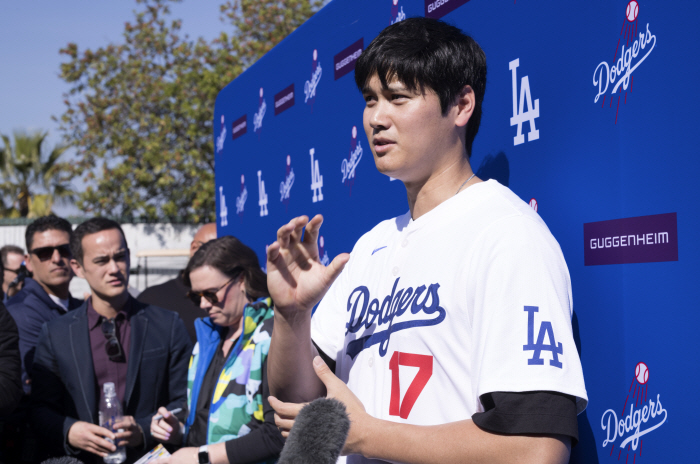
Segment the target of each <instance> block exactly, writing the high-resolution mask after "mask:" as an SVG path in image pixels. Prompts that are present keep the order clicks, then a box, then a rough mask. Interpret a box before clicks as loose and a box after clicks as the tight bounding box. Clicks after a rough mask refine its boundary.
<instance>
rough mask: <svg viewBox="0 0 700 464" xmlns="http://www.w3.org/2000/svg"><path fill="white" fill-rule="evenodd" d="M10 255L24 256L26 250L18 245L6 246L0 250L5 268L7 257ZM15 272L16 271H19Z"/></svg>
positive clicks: (0, 257) (0, 258) (0, 256)
mask: <svg viewBox="0 0 700 464" xmlns="http://www.w3.org/2000/svg"><path fill="white" fill-rule="evenodd" d="M10 253H16V254H18V255H22V256H24V250H23V249H21V248H20V247H18V246H17V245H5V246H4V247H2V248H0V261H2V265H3V266H7V255H9V254H10ZM14 270H15V271H16V270H17V269H14Z"/></svg>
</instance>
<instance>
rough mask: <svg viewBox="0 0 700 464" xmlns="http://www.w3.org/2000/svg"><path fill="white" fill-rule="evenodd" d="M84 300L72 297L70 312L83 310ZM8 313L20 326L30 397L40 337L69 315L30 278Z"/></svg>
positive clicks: (13, 300) (20, 344)
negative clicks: (47, 325) (43, 328)
mask: <svg viewBox="0 0 700 464" xmlns="http://www.w3.org/2000/svg"><path fill="white" fill-rule="evenodd" d="M82 303H83V300H78V299H77V298H73V297H70V298H69V300H68V310H73V309H75V308H77V307H78V306H80V305H81V304H82ZM7 310H8V311H9V312H10V314H11V315H12V317H13V318H14V320H15V323H16V324H17V330H18V332H19V354H20V356H21V358H22V386H23V387H24V391H25V392H26V393H29V391H30V388H31V386H30V385H28V384H27V382H26V380H27V378H28V377H29V373H31V371H32V364H33V363H34V351H35V350H36V345H37V344H38V343H39V334H40V333H41V326H42V325H44V322H48V321H50V320H53V319H56V318H57V317H59V316H61V315H63V314H65V311H64V309H63V308H61V307H60V306H59V305H57V304H56V303H54V301H53V300H52V299H51V298H50V297H49V295H48V294H47V293H46V291H45V290H44V288H43V287H42V286H41V285H39V283H38V282H37V281H36V280H34V279H31V278H29V277H27V278H26V279H25V280H24V287H23V288H22V290H20V291H19V292H18V293H17V294H16V295H15V296H13V297H12V298H10V300H9V301H8V305H7Z"/></svg>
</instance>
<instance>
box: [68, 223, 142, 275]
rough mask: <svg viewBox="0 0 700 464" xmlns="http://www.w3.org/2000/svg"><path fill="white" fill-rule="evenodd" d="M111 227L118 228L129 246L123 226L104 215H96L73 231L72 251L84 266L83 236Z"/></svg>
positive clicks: (74, 256)
mask: <svg viewBox="0 0 700 464" xmlns="http://www.w3.org/2000/svg"><path fill="white" fill-rule="evenodd" d="M110 229H117V230H118V231H119V232H120V233H121V234H122V237H123V238H124V244H126V246H127V247H128V246H129V245H128V244H127V243H126V235H124V231H123V230H122V226H120V225H119V223H118V222H116V221H113V220H111V219H107V218H103V217H96V218H92V219H88V220H87V221H85V222H83V223H82V224H80V225H79V226H78V227H76V228H75V230H74V231H73V236H72V237H71V239H70V251H71V253H72V254H73V258H75V259H76V260H77V261H78V262H79V263H80V265H81V266H82V265H83V254H84V251H83V238H84V237H85V236H86V235H92V234H96V233H98V232H102V231H103V230H110Z"/></svg>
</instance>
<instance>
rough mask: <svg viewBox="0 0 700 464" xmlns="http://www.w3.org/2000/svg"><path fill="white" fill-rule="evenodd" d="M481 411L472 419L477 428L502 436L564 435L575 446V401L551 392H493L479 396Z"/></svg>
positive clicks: (576, 431) (576, 428) (576, 425)
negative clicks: (481, 405)
mask: <svg viewBox="0 0 700 464" xmlns="http://www.w3.org/2000/svg"><path fill="white" fill-rule="evenodd" d="M479 399H480V400H481V404H483V405H484V412H478V413H476V414H474V415H473V416H472V420H473V421H474V423H475V424H476V425H477V426H479V428H481V429H484V430H486V431H488V432H494V433H502V434H506V435H524V434H547V435H567V436H569V437H571V440H572V442H571V444H572V446H575V445H576V444H577V443H578V421H577V419H576V398H575V397H573V396H571V395H566V394H564V393H559V392H554V391H529V392H493V393H486V394H484V395H481V397H480V398H479Z"/></svg>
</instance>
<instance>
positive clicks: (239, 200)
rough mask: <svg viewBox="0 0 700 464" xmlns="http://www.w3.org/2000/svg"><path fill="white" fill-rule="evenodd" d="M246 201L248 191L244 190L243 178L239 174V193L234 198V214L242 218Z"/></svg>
mask: <svg viewBox="0 0 700 464" xmlns="http://www.w3.org/2000/svg"><path fill="white" fill-rule="evenodd" d="M247 199H248V189H247V188H245V176H244V175H243V174H241V193H240V194H239V195H238V196H237V197H236V214H238V216H239V217H243V210H244V209H245V202H246V200H247Z"/></svg>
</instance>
